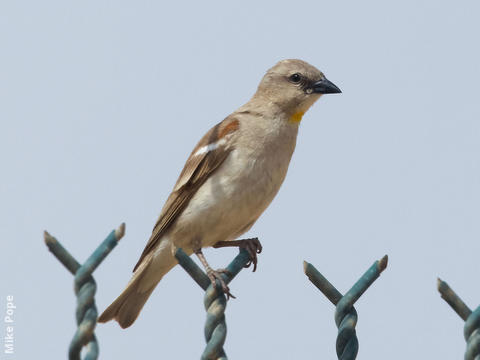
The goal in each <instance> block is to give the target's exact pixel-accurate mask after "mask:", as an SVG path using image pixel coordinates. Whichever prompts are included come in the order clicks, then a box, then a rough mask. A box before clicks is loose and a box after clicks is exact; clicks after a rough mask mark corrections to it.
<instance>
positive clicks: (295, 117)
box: [289, 111, 305, 123]
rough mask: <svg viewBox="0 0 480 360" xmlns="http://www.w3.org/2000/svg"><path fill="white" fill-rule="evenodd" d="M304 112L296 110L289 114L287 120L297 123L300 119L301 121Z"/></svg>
mask: <svg viewBox="0 0 480 360" xmlns="http://www.w3.org/2000/svg"><path fill="white" fill-rule="evenodd" d="M304 114H305V112H303V111H299V112H296V113H295V114H293V115H292V116H290V119H289V120H290V122H293V123H299V122H300V121H302V117H303V115H304Z"/></svg>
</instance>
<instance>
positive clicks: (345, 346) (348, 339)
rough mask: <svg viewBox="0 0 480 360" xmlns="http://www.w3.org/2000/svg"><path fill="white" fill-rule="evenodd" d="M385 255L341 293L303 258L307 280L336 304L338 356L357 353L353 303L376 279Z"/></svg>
mask: <svg viewBox="0 0 480 360" xmlns="http://www.w3.org/2000/svg"><path fill="white" fill-rule="evenodd" d="M387 263H388V257H387V255H385V256H384V257H383V258H382V259H380V260H378V261H375V263H374V264H373V265H372V266H371V267H370V268H369V269H368V270H367V271H366V272H365V274H363V275H362V277H361V278H360V279H359V280H358V281H357V282H356V283H355V284H354V285H353V286H352V288H351V289H350V290H349V291H348V292H347V293H346V294H345V295H342V294H341V293H340V292H339V291H338V290H337V289H336V288H335V287H334V286H333V285H332V284H331V283H330V282H329V281H328V280H327V279H326V278H325V277H324V276H323V275H322V274H321V273H320V272H319V271H318V270H317V269H316V268H315V267H314V266H313V265H312V264H310V263H307V262H306V261H304V262H303V268H304V272H305V274H306V275H307V276H308V278H309V280H310V281H311V282H312V283H313V284H314V285H315V286H316V287H317V288H318V289H319V290H320V291H321V292H322V293H323V294H324V295H325V296H326V297H327V298H328V299H329V300H330V301H331V302H332V303H333V304H334V305H335V306H336V309H335V324H336V325H337V328H338V334H337V341H336V352H337V358H338V359H341V360H354V359H356V357H357V354H358V338H357V333H356V331H355V326H356V325H357V319H358V315H357V311H356V310H355V308H354V307H353V304H355V302H356V301H357V300H358V299H359V298H360V296H362V294H363V293H364V292H365V291H366V290H367V289H368V288H369V287H370V285H372V284H373V282H374V281H375V280H376V279H378V277H379V276H380V274H381V273H382V271H383V270H385V268H386V267H387Z"/></svg>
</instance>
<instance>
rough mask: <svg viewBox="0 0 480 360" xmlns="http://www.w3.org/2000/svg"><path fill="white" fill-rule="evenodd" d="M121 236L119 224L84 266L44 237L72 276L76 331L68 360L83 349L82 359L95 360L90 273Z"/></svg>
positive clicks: (77, 359)
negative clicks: (75, 305)
mask: <svg viewBox="0 0 480 360" xmlns="http://www.w3.org/2000/svg"><path fill="white" fill-rule="evenodd" d="M124 234H125V223H122V224H121V225H120V226H119V227H118V228H117V229H115V230H113V231H112V232H111V233H110V234H109V235H108V236H107V238H106V239H105V240H104V241H103V242H102V243H101V244H100V245H99V246H98V248H97V249H96V250H95V251H94V252H93V254H92V255H90V257H89V258H88V259H87V260H86V261H85V263H84V264H83V265H80V263H79V262H78V261H77V260H76V259H75V258H74V257H73V256H72V255H71V254H70V253H69V252H68V250H66V249H65V248H64V247H63V246H62V244H60V242H59V241H58V240H57V239H55V238H54V237H53V236H52V235H50V234H49V233H48V232H47V231H45V232H44V234H43V237H44V240H45V244H46V245H47V247H48V250H50V252H51V253H52V254H53V255H54V256H55V257H56V258H57V259H58V260H59V261H60V262H61V263H62V264H63V266H65V267H66V268H67V270H68V271H70V273H72V274H73V275H74V276H75V279H74V290H75V295H76V296H77V309H76V320H77V330H76V332H75V335H74V336H73V338H72V341H71V342H70V347H69V350H68V358H69V359H70V360H80V355H81V351H82V348H83V347H85V356H84V357H83V359H84V360H95V359H97V358H98V353H99V347H98V342H97V339H96V337H95V333H94V330H95V326H96V325H97V316H98V313H97V307H96V305H95V298H94V296H95V292H96V290H97V285H96V283H95V280H94V279H93V276H92V273H93V271H95V269H96V268H97V267H98V265H100V263H101V262H102V261H103V260H104V259H105V257H106V256H107V255H108V254H109V253H110V251H112V249H113V248H114V247H115V246H116V245H117V243H118V241H119V240H120V239H121V238H122V237H123V235H124Z"/></svg>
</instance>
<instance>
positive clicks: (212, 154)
mask: <svg viewBox="0 0 480 360" xmlns="http://www.w3.org/2000/svg"><path fill="white" fill-rule="evenodd" d="M238 127H239V122H238V120H237V119H234V118H230V117H228V118H226V119H225V120H223V121H222V122H221V123H219V124H217V125H215V126H214V127H213V128H212V129H210V130H209V131H208V132H207V133H206V134H205V135H204V136H203V138H202V139H201V140H200V141H199V142H198V144H197V146H196V147H195V149H193V151H192V153H191V154H190V157H189V158H188V160H187V162H186V163H185V166H184V168H183V170H182V172H181V173H180V176H179V178H178V180H177V183H176V184H175V187H174V189H173V191H172V193H171V194H170V196H169V197H168V199H167V201H166V203H165V205H164V206H163V209H162V212H161V213H160V216H159V218H158V220H157V223H156V224H155V226H154V228H153V231H152V235H151V237H150V239H149V240H148V243H147V245H146V246H145V249H144V250H143V252H142V255H141V256H140V259H139V260H138V262H137V264H136V265H135V267H134V269H133V271H135V270H136V269H137V267H138V266H139V265H140V263H141V262H142V260H143V259H144V258H145V256H146V255H147V254H148V253H149V252H150V251H152V249H154V248H155V247H156V246H157V245H158V243H159V242H160V241H161V238H162V236H163V235H164V234H165V231H166V230H167V229H168V228H169V227H170V225H172V224H173V222H174V221H175V220H176V219H177V217H178V216H179V215H180V214H181V213H182V211H183V210H184V209H185V207H186V206H187V205H188V202H189V201H190V199H191V198H192V197H193V195H195V193H196V192H197V190H198V188H199V187H200V186H202V184H203V183H204V182H205V181H206V180H207V179H208V177H209V176H210V175H211V174H212V173H213V172H214V171H215V170H216V169H218V167H219V166H220V165H221V164H222V163H223V162H224V161H225V159H226V158H227V156H228V154H229V153H230V151H231V150H232V147H231V146H229V144H228V141H227V143H226V144H224V145H222V146H218V147H217V148H216V149H214V150H211V151H207V152H205V153H204V154H200V155H196V156H193V154H195V153H196V152H197V151H198V149H200V148H201V147H203V146H207V145H208V144H214V143H216V142H217V141H218V140H220V139H222V138H223V137H225V136H227V135H229V134H231V133H232V132H234V131H236V130H237V129H238Z"/></svg>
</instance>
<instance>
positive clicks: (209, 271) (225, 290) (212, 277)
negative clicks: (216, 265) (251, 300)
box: [207, 269, 236, 300]
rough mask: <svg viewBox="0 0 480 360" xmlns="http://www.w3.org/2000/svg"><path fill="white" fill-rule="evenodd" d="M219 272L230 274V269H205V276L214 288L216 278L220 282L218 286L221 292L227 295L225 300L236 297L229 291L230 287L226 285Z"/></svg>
mask: <svg viewBox="0 0 480 360" xmlns="http://www.w3.org/2000/svg"><path fill="white" fill-rule="evenodd" d="M221 274H230V271H228V270H227V269H218V270H213V269H207V276H208V278H209V279H210V281H211V282H212V286H213V287H214V288H216V287H217V280H218V281H219V282H220V286H221V287H222V291H223V293H224V294H225V295H226V296H227V300H228V299H230V298H232V299H236V297H235V296H234V295H233V294H232V293H231V292H230V288H229V287H228V285H227V283H226V282H225V280H224V279H223V277H222V276H221Z"/></svg>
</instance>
